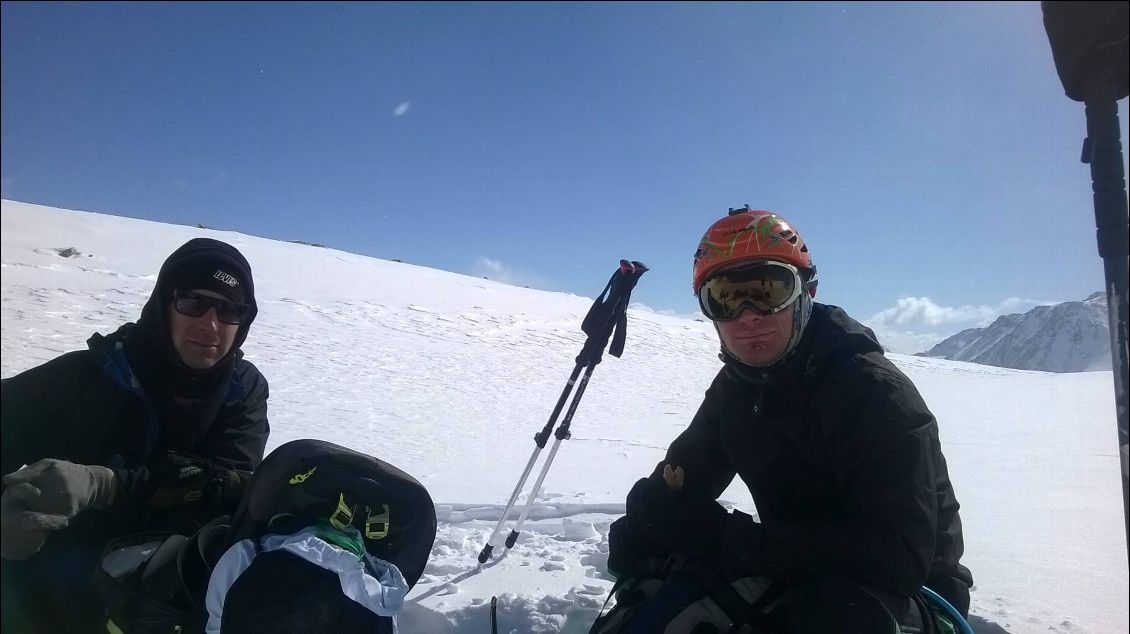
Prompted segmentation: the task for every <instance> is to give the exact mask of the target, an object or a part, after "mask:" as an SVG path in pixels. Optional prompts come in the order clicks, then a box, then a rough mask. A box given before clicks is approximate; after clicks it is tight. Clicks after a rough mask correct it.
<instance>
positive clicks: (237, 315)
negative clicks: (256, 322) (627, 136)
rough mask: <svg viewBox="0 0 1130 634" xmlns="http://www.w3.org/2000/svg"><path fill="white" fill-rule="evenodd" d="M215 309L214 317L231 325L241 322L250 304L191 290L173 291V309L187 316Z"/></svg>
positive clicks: (199, 314) (198, 314)
mask: <svg viewBox="0 0 1130 634" xmlns="http://www.w3.org/2000/svg"><path fill="white" fill-rule="evenodd" d="M212 308H215V309H216V319H218V320H220V321H221V322H222V323H225V324H231V325H233V326H236V325H239V324H242V323H243V320H245V319H247V315H248V313H250V312H251V306H249V305H247V304H240V303H237V302H232V301H228V300H226V299H220V298H218V297H208V296H207V295H200V294H199V293H193V292H192V291H181V290H175V291H173V309H174V310H176V311H177V312H178V313H180V314H182V315H185V316H187V317H203V316H204V314H205V313H207V312H208V310H209V309H212Z"/></svg>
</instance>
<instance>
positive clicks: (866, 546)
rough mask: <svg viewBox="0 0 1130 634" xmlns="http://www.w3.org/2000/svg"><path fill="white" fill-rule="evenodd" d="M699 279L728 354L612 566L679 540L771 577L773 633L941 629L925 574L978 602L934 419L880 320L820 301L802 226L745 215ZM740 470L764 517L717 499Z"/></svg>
mask: <svg viewBox="0 0 1130 634" xmlns="http://www.w3.org/2000/svg"><path fill="white" fill-rule="evenodd" d="M693 277H694V280H693V283H694V292H695V295H696V296H697V297H698V300H699V306H700V307H701V309H702V311H703V313H704V314H705V315H706V317H708V318H709V319H710V320H711V321H712V322H713V323H714V326H715V329H716V330H717V332H718V336H719V340H720V342H721V344H722V353H721V355H720V356H721V358H722V360H723V362H724V365H723V367H722V369H721V370H720V371H719V372H718V375H717V376H716V377H715V379H714V382H713V384H712V385H711V386H710V389H708V390H707V392H706V397H705V399H704V400H703V402H702V405H701V406H700V407H699V410H698V412H697V413H696V414H695V417H694V419H693V420H692V421H691V423H690V426H689V427H688V428H687V429H686V430H685V431H684V432H683V433H682V434H680V435H679V437H678V438H676V439H675V440H674V442H672V443H671V445H670V447H669V448H668V450H667V455H666V457H665V459H664V460H663V462H660V463H659V465H658V466H657V467H656V469H655V471H654V472H653V473H652V475H651V476H650V477H648V478H644V479H642V480H640V481H639V482H637V483H636V485H635V486H634V487H633V488H632V490H631V491H630V492H629V493H628V497H627V504H626V508H627V513H626V515H625V517H624V518H622V519H620V520H618V521H616V522H615V523H613V525H612V527H611V529H610V532H609V560H608V567H609V569H610V570H611V571H613V572H614V573H615V574H617V575H621V576H624V575H626V576H627V577H629V578H630V577H633V576H639V575H641V574H644V573H646V569H647V567H648V566H649V565H653V564H654V562H658V561H662V560H663V558H664V556H665V555H667V554H668V553H675V554H678V555H683V556H685V557H687V558H688V559H689V560H690V561H692V562H696V563H697V564H705V567H706V568H707V569H708V570H713V571H715V572H716V573H718V574H719V575H721V576H720V577H715V579H724V580H727V581H729V580H732V579H736V578H741V577H746V576H752V577H756V578H758V579H760V580H761V581H759V582H758V583H759V584H763V585H760V586H759V587H761V589H762V590H764V594H762V595H761V601H760V604H759V605H758V607H757V609H756V611H757V612H758V613H760V614H759V615H758V616H756V617H751V618H755V620H756V622H760V623H761V624H762V625H764V626H767V627H768V628H771V629H767V630H766V631H782V632H790V633H792V634H803V633H808V632H819V633H821V634H832V633H837V632H843V633H845V634H846V633H852V634H869V633H871V632H876V633H882V634H889V633H890V632H892V631H898V627H899V626H905V627H907V628H911V627H923V628H924V629H925V631H932V630H930V629H928V626H929V623H925V621H924V619H923V618H922V617H923V613H924V612H925V611H926V610H925V609H924V607H925V606H924V605H923V600H922V599H921V597H920V596H919V591H920V588H922V587H923V586H924V585H925V586H927V587H928V588H930V589H932V590H933V591H935V592H936V593H938V594H939V595H941V596H942V597H944V598H945V599H946V600H947V601H948V602H949V603H950V604H951V605H952V606H954V607H955V608H956V610H957V611H958V612H960V613H961V614H962V615H965V614H967V613H968V609H969V588H970V587H971V585H972V577H971V575H970V573H969V570H968V569H967V568H965V567H964V566H962V565H961V564H960V563H959V559H960V557H961V555H962V550H963V542H962V530H961V520H960V518H959V516H958V503H957V498H956V497H955V495H954V491H953V487H952V486H951V483H950V479H949V474H948V471H947V468H946V460H945V457H944V456H943V455H942V451H941V445H940V442H939V439H938V425H937V422H936V421H935V419H934V417H933V415H932V414H931V413H930V411H929V409H927V407H926V404H925V403H924V402H923V400H922V397H921V396H920V395H919V393H918V391H917V390H916V389H915V387H914V385H913V384H912V383H911V381H910V379H908V378H907V377H906V376H905V375H904V374H903V373H902V372H900V371H899V370H898V368H896V367H895V366H894V364H892V363H891V362H890V361H889V360H888V359H887V358H886V357H885V356H884V355H883V350H882V348H881V347H880V346H879V344H878V342H877V341H876V340H875V336H874V334H873V333H872V332H871V331H870V330H869V329H868V328H866V327H865V326H863V325H861V324H860V323H859V322H857V321H855V320H854V319H852V318H851V317H849V316H848V315H847V314H846V313H845V312H844V311H843V310H841V309H840V308H837V307H835V306H828V305H824V304H817V303H816V302H814V301H813V298H814V297H815V294H816V285H817V276H816V267H815V266H813V264H812V258H811V256H810V254H809V252H808V247H807V246H806V245H805V243H804V241H803V240H802V239H801V237H800V235H799V234H798V233H797V232H796V231H795V230H794V229H793V228H792V227H791V226H790V224H789V223H788V222H787V221H786V220H785V219H783V218H781V217H780V216H779V215H777V214H774V213H771V212H767V211H758V210H752V209H749V207H748V206H747V207H745V208H744V209H734V210H731V213H730V214H729V215H727V216H726V217H724V218H722V219H720V220H718V221H717V222H715V223H714V224H713V225H712V226H711V227H710V229H709V230H707V232H706V234H705V235H704V236H703V238H702V240H701V242H700V243H699V247H698V250H697V251H696V253H695V258H694V275H693ZM735 476H738V477H740V478H741V479H742V481H743V482H744V483H745V485H746V486H747V487H748V488H749V491H750V494H751V495H752V497H753V500H754V503H755V504H756V505H757V512H758V515H759V521H754V520H753V518H752V517H751V516H749V515H746V514H745V513H742V512H740V511H734V512H733V513H728V512H727V511H726V510H725V509H724V508H723V507H722V506H721V505H720V504H718V502H716V499H717V498H718V496H719V495H721V494H722V492H723V491H724V490H725V489H726V488H727V487H728V486H729V485H730V483H731V482H732V481H733V479H734V477H735ZM767 583H768V584H769V585H764V584H767ZM766 588H769V589H771V590H772V591H771V590H768V589H766ZM757 594H758V593H756V592H749V596H747V597H746V599H748V600H754V597H755V596H756V595H757ZM741 609H742V610H750V608H748V607H744V606H743V607H742V608H741ZM749 613H750V612H747V614H749ZM896 623H897V625H896ZM951 624H952V623H951ZM598 631H604V630H598ZM665 631H673V630H665ZM696 631H697V630H696ZM723 631H725V630H724V629H723ZM904 631H912V630H909V629H907V630H904Z"/></svg>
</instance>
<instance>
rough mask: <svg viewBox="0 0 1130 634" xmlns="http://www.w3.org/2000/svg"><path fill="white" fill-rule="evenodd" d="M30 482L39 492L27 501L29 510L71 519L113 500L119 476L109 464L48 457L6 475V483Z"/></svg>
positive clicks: (102, 506)
mask: <svg viewBox="0 0 1130 634" xmlns="http://www.w3.org/2000/svg"><path fill="white" fill-rule="evenodd" d="M23 483H28V484H32V485H34V487H35V488H36V489H39V491H40V494H39V495H38V496H36V497H35V498H34V499H33V500H31V501H30V502H26V505H27V507H28V509H29V510H32V511H37V512H39V513H48V514H51V515H62V516H63V517H66V518H67V519H70V518H72V517H74V516H76V515H78V514H79V513H82V512H83V511H85V510H86V509H88V508H95V509H104V508H107V507H108V506H110V505H111V504H113V503H114V498H115V496H117V493H118V478H117V476H115V475H114V472H113V471H111V470H110V469H107V468H106V467H99V466H91V465H81V464H75V463H73V462H67V461H66V460H56V459H54V458H46V459H44V460H39V461H37V462H36V463H35V464H33V465H31V466H28V467H25V468H23V469H20V470H19V471H16V472H15V473H9V474H8V475H6V476H4V484H5V485H6V486H14V485H17V484H23Z"/></svg>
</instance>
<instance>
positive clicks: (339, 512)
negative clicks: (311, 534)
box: [330, 493, 353, 531]
mask: <svg viewBox="0 0 1130 634" xmlns="http://www.w3.org/2000/svg"><path fill="white" fill-rule="evenodd" d="M352 523H353V508H352V507H350V506H349V505H348V504H346V503H345V494H344V493H338V498H337V509H336V510H334V512H333V513H331V514H330V524H332V525H333V527H334V528H336V529H337V530H339V531H344V530H345V527H346V526H349V525H350V524H352Z"/></svg>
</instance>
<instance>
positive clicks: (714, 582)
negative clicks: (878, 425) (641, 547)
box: [589, 555, 973, 634]
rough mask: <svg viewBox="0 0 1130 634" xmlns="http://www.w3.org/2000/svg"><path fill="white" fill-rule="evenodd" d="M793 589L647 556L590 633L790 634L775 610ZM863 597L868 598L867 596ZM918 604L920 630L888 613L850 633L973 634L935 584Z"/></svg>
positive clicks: (616, 588)
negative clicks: (900, 622)
mask: <svg viewBox="0 0 1130 634" xmlns="http://www.w3.org/2000/svg"><path fill="white" fill-rule="evenodd" d="M790 591H791V589H790V587H789V586H788V585H787V584H785V583H782V582H779V581H773V580H771V579H769V578H767V577H757V576H741V573H737V572H728V571H725V570H715V569H712V568H709V567H708V566H706V565H705V564H702V563H701V562H698V561H696V560H693V559H687V558H686V557H682V556H679V555H670V556H668V557H666V558H663V559H656V558H651V559H643V560H642V561H641V562H639V563H637V564H636V565H635V566H634V567H633V572H632V573H631V574H630V575H622V576H620V577H619V578H618V579H617V580H616V583H615V584H614V585H613V586H612V591H611V593H610V594H609V599H608V600H609V601H611V600H612V599H613V598H615V599H616V603H615V606H614V607H613V608H612V610H610V611H608V612H607V613H606V612H605V611H604V609H602V610H601V614H600V615H599V616H598V617H597V619H596V621H595V622H594V623H593V625H592V628H591V629H590V630H589V634H787V632H788V628H789V626H788V625H787V624H786V623H785V622H784V620H783V619H782V618H781V617H780V616H778V615H777V614H774V610H776V609H777V608H778V607H781V606H782V604H784V603H785V602H787V601H789V596H790ZM859 598H860V599H861V600H863V601H867V600H868V597H867V596H866V595H864V594H860V595H859ZM912 601H913V603H914V605H915V607H916V609H917V610H918V611H919V615H920V617H921V627H920V628H918V627H915V628H900V626H899V625H898V624H897V623H896V622H895V620H894V617H892V616H891V615H890V614H889V613H888V614H887V616H886V619H883V618H882V617H880V619H879V620H877V621H876V622H873V623H872V622H868V623H862V622H861V623H854V624H851V625H848V626H845V629H844V630H843V631H848V629H851V630H852V631H867V632H873V631H891V632H901V633H902V634H972V633H973V630H972V628H971V627H970V626H969V624H968V622H966V620H965V619H964V618H963V617H962V616H961V614H960V613H959V612H958V611H957V610H956V609H955V608H953V606H951V605H950V604H949V603H948V602H947V601H946V600H945V599H944V598H942V597H941V595H939V594H937V593H936V592H934V591H933V590H931V589H929V588H928V587H925V586H924V587H923V588H922V590H921V591H920V592H919V593H918V594H916V595H915V596H914V597H912ZM605 608H607V601H606V602H605ZM876 616H878V615H876ZM880 621H882V622H880ZM806 631H807V630H806ZM821 631H824V630H821Z"/></svg>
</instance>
